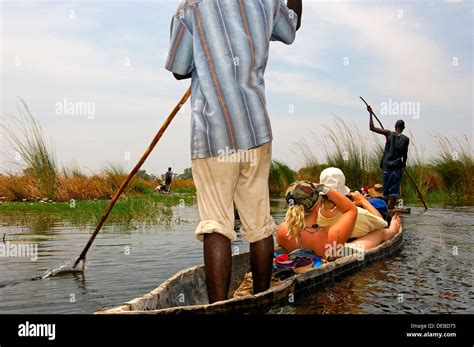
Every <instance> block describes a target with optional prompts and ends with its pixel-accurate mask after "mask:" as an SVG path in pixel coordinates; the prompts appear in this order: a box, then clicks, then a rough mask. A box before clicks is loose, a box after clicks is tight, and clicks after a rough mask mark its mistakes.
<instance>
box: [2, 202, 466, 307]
mask: <svg viewBox="0 0 474 347" xmlns="http://www.w3.org/2000/svg"><path fill="white" fill-rule="evenodd" d="M284 207H285V205H284V201H283V200H272V213H273V216H274V218H275V220H276V221H277V222H281V221H282V219H283V216H284V212H285V210H284ZM14 220H15V219H13V221H14ZM17 220H20V218H18V219H17ZM21 220H22V221H21V222H12V218H11V217H5V216H0V241H1V238H3V235H5V240H6V241H8V242H11V243H19V242H22V243H34V244H37V247H38V259H37V260H36V261H31V260H30V259H27V258H18V257H7V258H1V259H0V261H1V263H0V264H1V265H0V313H92V312H94V311H96V310H98V309H103V308H109V307H113V306H117V305H118V304H120V303H122V302H125V301H128V300H130V299H132V298H134V297H137V296H141V295H143V294H145V293H146V292H148V291H150V290H152V289H154V288H155V287H156V286H158V285H159V284H160V283H161V282H162V281H164V280H166V279H167V278H169V277H170V276H172V275H173V274H174V273H176V272H177V271H179V270H181V269H183V268H187V267H190V266H193V265H196V264H201V263H202V261H203V260H202V244H201V243H200V242H198V241H197V240H196V239H195V237H194V234H193V233H194V228H195V226H196V225H197V223H198V212H197V206H196V205H189V206H184V207H180V206H176V207H172V208H171V213H169V214H168V216H167V219H166V220H165V221H161V222H159V223H152V224H151V225H150V223H129V224H126V225H123V224H120V225H119V224H116V225H110V224H106V225H105V226H104V229H103V231H102V232H101V234H100V235H99V236H98V238H97V239H96V241H95V242H94V246H93V247H92V248H91V250H90V251H89V255H88V265H87V266H88V268H87V271H86V273H85V274H84V275H83V274H80V273H75V274H64V275H62V276H55V277H50V278H47V279H43V280H34V281H32V280H31V279H32V278H34V277H37V276H40V275H41V274H43V273H44V272H45V271H46V270H48V269H51V268H52V267H55V266H57V265H58V264H61V263H64V262H65V261H67V260H70V259H71V258H73V257H75V256H77V255H79V253H80V252H81V250H82V248H83V247H84V245H85V243H86V241H87V240H88V238H89V236H90V233H91V232H92V231H93V229H94V227H95V225H82V226H78V225H74V224H72V223H70V222H67V221H58V220H56V219H50V218H48V217H47V216H42V217H38V216H22V218H21ZM403 222H404V225H405V236H404V239H405V241H404V245H403V248H402V250H401V252H399V253H397V254H396V255H394V256H392V257H389V258H387V259H386V260H385V261H381V262H377V263H374V264H371V265H369V266H367V267H365V268H363V269H362V270H361V271H359V272H357V273H354V274H351V275H349V276H346V277H344V278H342V279H340V280H338V281H332V282H328V283H326V285H325V287H324V289H320V290H317V291H315V292H314V293H313V294H312V295H311V296H308V297H306V298H304V299H303V300H301V301H299V302H297V303H291V304H288V305H287V306H283V307H275V308H273V309H272V310H271V311H270V312H271V313H443V312H451V313H467V312H470V313H473V312H474V310H473V308H472V306H473V305H472V298H473V297H474V290H473V270H472V264H473V260H474V256H473V250H474V239H473V232H472V230H473V227H474V209H473V208H471V207H466V208H461V209H456V210H454V209H449V208H432V209H430V210H428V211H427V212H423V210H422V209H418V208H413V209H412V214H411V215H404V216H403ZM234 246H235V247H234V248H235V250H237V249H238V250H239V251H240V252H243V251H246V250H248V244H247V243H245V242H244V241H243V240H242V239H241V237H240V235H239V238H238V240H237V241H236V242H235V243H234ZM400 294H402V295H403V296H402V297H401V296H400ZM400 298H403V300H402V301H401V299H400Z"/></svg>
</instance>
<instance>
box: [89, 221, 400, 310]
mask: <svg viewBox="0 0 474 347" xmlns="http://www.w3.org/2000/svg"><path fill="white" fill-rule="evenodd" d="M402 242H403V231H402V228H401V227H400V230H399V231H398V232H397V234H395V235H394V237H393V238H392V239H390V240H387V241H385V242H384V243H382V244H380V245H379V246H377V247H376V248H373V249H371V250H369V251H367V252H365V254H364V259H363V260H361V259H360V257H358V256H356V255H350V256H345V257H341V258H338V259H336V260H335V261H332V262H328V263H325V264H324V265H322V266H320V267H317V268H314V269H311V270H309V271H307V272H305V273H301V274H296V275H294V276H292V277H290V278H288V279H286V280H284V281H282V282H281V283H280V284H278V285H277V286H276V287H272V288H270V289H268V290H267V291H265V292H262V293H259V294H257V295H246V296H243V297H240V298H233V299H228V300H225V301H219V302H216V303H213V304H209V303H208V299H207V292H206V284H205V276H204V266H203V265H200V266H195V267H192V268H189V269H186V270H182V271H180V272H178V273H177V274H175V275H174V276H173V277H171V278H170V279H168V280H166V281H165V282H163V283H162V284H161V285H160V286H159V287H157V288H156V289H154V290H152V291H151V292H149V293H148V294H145V295H144V296H141V297H138V298H135V299H133V300H131V301H128V302H126V303H124V304H122V305H121V306H118V307H115V308H111V309H105V310H100V311H97V312H96V313H97V314H183V313H193V314H194V313H200V314H201V313H204V314H210V313H256V312H265V311H268V309H269V308H270V307H272V306H274V305H276V304H288V303H289V302H290V300H289V299H290V298H291V299H292V300H293V301H291V302H298V299H299V298H301V297H302V296H303V295H305V294H307V293H310V292H312V291H314V290H315V289H316V288H317V287H321V285H322V284H323V283H324V282H325V281H327V280H329V279H331V278H338V277H340V276H341V275H345V274H347V273H350V272H353V271H355V270H357V269H359V268H360V267H362V266H364V265H367V264H368V263H371V262H373V261H376V260H379V259H382V258H384V257H386V256H388V255H390V254H392V253H394V252H396V251H398V250H399V249H400V247H401V245H402ZM247 272H250V263H249V253H248V252H246V253H242V254H239V255H235V256H233V263H232V279H231V285H230V289H229V296H230V297H231V295H232V294H231V293H233V292H234V291H235V290H236V289H237V288H238V287H239V285H240V283H241V281H242V279H243V278H244V276H245V274H246V273H247Z"/></svg>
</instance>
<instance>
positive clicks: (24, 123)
mask: <svg viewBox="0 0 474 347" xmlns="http://www.w3.org/2000/svg"><path fill="white" fill-rule="evenodd" d="M19 100H20V103H19V107H18V110H19V114H18V115H16V116H15V115H10V116H7V120H8V121H9V123H10V124H7V123H6V122H3V123H2V124H1V125H0V126H1V127H2V129H3V130H4V132H5V135H6V138H7V141H8V142H9V143H10V145H11V146H12V148H13V149H14V151H16V152H17V155H19V158H21V159H22V160H23V163H21V162H20V161H13V162H14V163H15V164H23V165H24V166H25V167H26V171H25V173H27V174H29V173H31V174H32V175H34V177H35V178H36V179H37V180H38V187H39V189H40V192H41V194H42V195H44V196H45V197H47V198H49V199H52V198H53V197H54V194H55V191H56V175H57V164H56V158H55V153H54V150H53V148H52V146H48V145H47V144H46V141H45V139H44V135H43V131H42V128H41V125H40V123H39V122H38V120H36V119H35V118H34V117H33V116H32V114H31V112H30V109H29V108H28V105H27V104H26V103H25V101H24V100H22V99H19Z"/></svg>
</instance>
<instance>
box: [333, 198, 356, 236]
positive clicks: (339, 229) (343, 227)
mask: <svg viewBox="0 0 474 347" xmlns="http://www.w3.org/2000/svg"><path fill="white" fill-rule="evenodd" d="M327 196H328V198H329V200H331V201H332V202H333V203H334V204H336V206H337V207H338V208H339V210H340V211H341V212H342V213H343V215H342V216H341V217H340V218H339V219H338V220H337V222H336V223H335V224H334V225H332V226H330V227H329V230H328V243H330V244H332V243H333V242H336V243H337V244H344V243H345V242H346V241H347V239H348V238H349V237H350V236H351V234H352V231H353V230H354V225H355V222H356V219H357V209H356V207H355V205H354V204H353V203H352V201H350V200H349V199H348V198H346V197H345V196H344V195H342V194H341V193H339V192H338V191H337V190H334V189H331V190H329V191H328V192H327Z"/></svg>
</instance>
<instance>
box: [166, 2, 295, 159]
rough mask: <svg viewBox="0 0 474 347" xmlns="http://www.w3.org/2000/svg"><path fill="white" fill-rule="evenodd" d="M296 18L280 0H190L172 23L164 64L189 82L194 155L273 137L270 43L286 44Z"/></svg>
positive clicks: (255, 143)
mask: <svg viewBox="0 0 474 347" xmlns="http://www.w3.org/2000/svg"><path fill="white" fill-rule="evenodd" d="M297 17H298V16H297V15H296V14H295V13H294V12H293V11H292V10H290V9H288V8H287V6H286V5H285V3H284V2H283V0H188V1H184V2H183V3H182V4H181V5H180V6H179V8H178V10H177V12H176V14H175V15H174V16H173V18H172V21H171V48H170V51H169V54H168V59H167V62H166V69H167V70H169V71H171V72H174V73H177V74H180V75H186V74H188V73H192V80H191V107H192V116H191V156H192V158H193V159H197V158H206V157H217V156H221V155H225V154H232V153H234V152H237V151H243V150H247V149H250V148H254V147H258V146H260V145H262V144H264V143H267V142H269V141H271V140H272V130H271V126H270V119H269V116H268V112H267V107H266V102H265V81H264V78H263V76H264V73H265V67H266V65H267V60H268V50H269V42H270V41H281V42H283V43H286V44H291V43H292V42H293V41H294V39H295V33H296V24H297V20H298V18H297Z"/></svg>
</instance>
